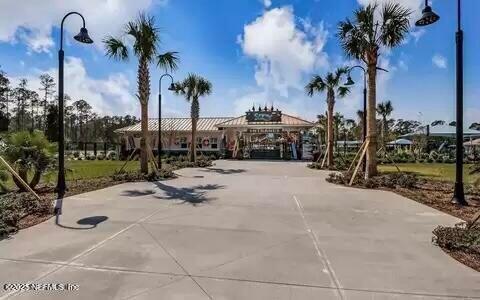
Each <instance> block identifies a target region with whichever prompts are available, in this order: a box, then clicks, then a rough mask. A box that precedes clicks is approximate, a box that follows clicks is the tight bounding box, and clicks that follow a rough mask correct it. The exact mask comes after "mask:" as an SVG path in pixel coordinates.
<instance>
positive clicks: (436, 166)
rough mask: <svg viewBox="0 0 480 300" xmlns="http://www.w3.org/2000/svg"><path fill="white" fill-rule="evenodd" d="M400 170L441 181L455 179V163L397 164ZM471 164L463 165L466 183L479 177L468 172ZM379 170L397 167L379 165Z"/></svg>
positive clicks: (384, 170)
mask: <svg viewBox="0 0 480 300" xmlns="http://www.w3.org/2000/svg"><path fill="white" fill-rule="evenodd" d="M397 165H398V167H399V168H400V170H401V171H404V172H412V173H416V174H418V175H419V176H421V177H425V178H431V179H436V180H443V181H451V182H454V181H455V164H443V163H431V164H429V163H405V164H397ZM470 167H471V165H468V164H466V165H464V170H463V174H464V180H465V182H467V183H473V182H474V181H475V180H477V179H479V178H480V175H478V174H475V175H471V174H470ZM379 170H380V171H381V172H395V171H397V169H396V168H395V166H394V165H379Z"/></svg>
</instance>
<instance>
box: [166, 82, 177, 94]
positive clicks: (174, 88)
mask: <svg viewBox="0 0 480 300" xmlns="http://www.w3.org/2000/svg"><path fill="white" fill-rule="evenodd" d="M168 90H169V91H172V92H175V91H176V90H177V88H176V87H175V83H173V82H172V83H171V84H170V86H169V87H168Z"/></svg>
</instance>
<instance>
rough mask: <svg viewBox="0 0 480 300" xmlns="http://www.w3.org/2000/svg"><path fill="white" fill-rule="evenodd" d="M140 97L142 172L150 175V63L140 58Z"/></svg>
mask: <svg viewBox="0 0 480 300" xmlns="http://www.w3.org/2000/svg"><path fill="white" fill-rule="evenodd" d="M138 96H139V100H140V107H141V117H142V120H141V128H142V138H141V140H140V172H142V173H143V174H148V155H147V145H148V141H149V138H148V137H149V133H148V98H149V97H150V74H149V72H148V63H147V60H146V59H144V58H140V61H139V65H138Z"/></svg>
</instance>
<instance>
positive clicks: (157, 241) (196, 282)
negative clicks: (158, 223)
mask: <svg viewBox="0 0 480 300" xmlns="http://www.w3.org/2000/svg"><path fill="white" fill-rule="evenodd" d="M139 225H140V227H142V228H143V230H145V232H147V233H148V235H149V236H150V237H151V238H152V239H153V240H154V241H155V243H156V244H157V245H158V246H159V247H160V248H162V250H163V251H165V253H167V254H168V256H170V258H171V259H172V260H173V261H174V262H175V263H176V264H177V265H178V266H179V267H180V268H181V269H182V270H183V272H185V274H186V275H187V276H188V277H189V278H190V279H191V280H192V281H193V282H195V284H196V285H197V286H198V287H199V288H200V289H201V290H202V292H203V293H204V294H205V295H206V296H207V297H208V298H209V299H213V298H212V297H211V296H210V295H209V294H208V293H207V291H206V290H205V289H204V288H203V287H202V286H201V285H200V284H199V283H198V281H197V280H195V278H194V277H193V276H192V275H191V274H190V272H188V271H187V269H185V267H183V266H182V264H181V263H180V262H179V261H178V260H177V259H176V258H175V257H174V256H173V255H172V254H171V253H170V251H168V250H167V249H166V248H165V247H164V246H163V245H162V243H160V241H159V240H158V239H157V238H156V237H155V236H153V234H152V233H151V232H150V231H149V230H148V229H147V228H145V226H143V225H142V224H139Z"/></svg>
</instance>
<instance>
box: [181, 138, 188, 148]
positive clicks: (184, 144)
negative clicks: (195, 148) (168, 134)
mask: <svg viewBox="0 0 480 300" xmlns="http://www.w3.org/2000/svg"><path fill="white" fill-rule="evenodd" d="M180 148H182V149H187V148H188V143H187V138H186V137H181V138H180Z"/></svg>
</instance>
